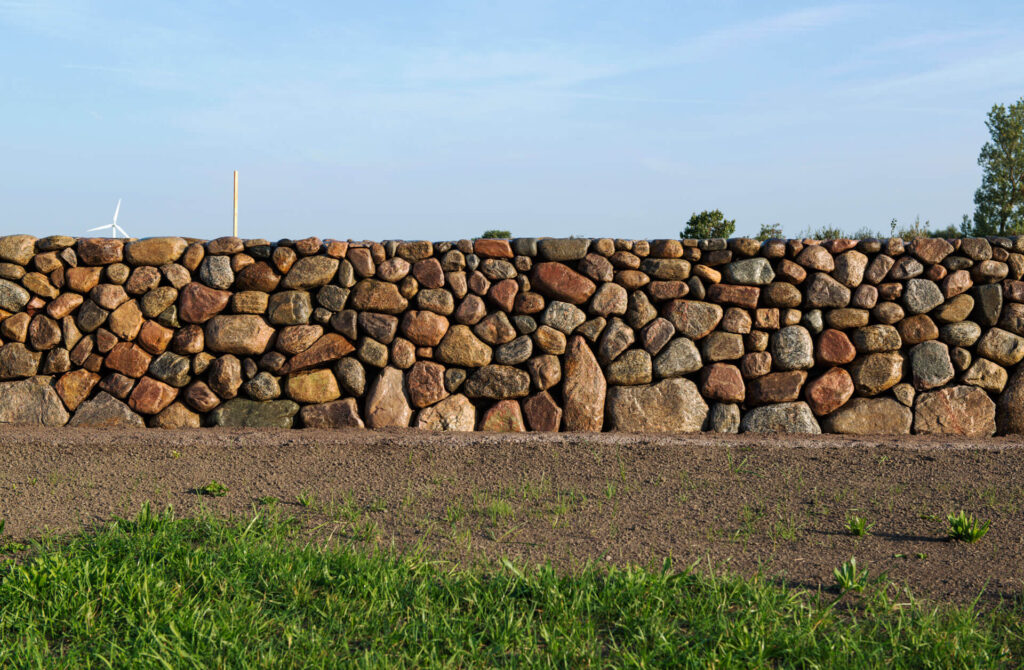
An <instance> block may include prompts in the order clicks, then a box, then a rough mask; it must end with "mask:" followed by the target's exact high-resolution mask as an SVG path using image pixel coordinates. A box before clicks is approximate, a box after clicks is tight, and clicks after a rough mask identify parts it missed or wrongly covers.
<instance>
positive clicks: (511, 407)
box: [477, 400, 526, 433]
mask: <svg viewBox="0 0 1024 670" xmlns="http://www.w3.org/2000/svg"><path fill="white" fill-rule="evenodd" d="M477 430H485V431H493V432H499V433H522V432H524V431H525V430H526V426H525V425H523V412H522V410H520V408H519V403H518V402H517V401H515V400H499V401H498V402H496V403H495V404H494V405H493V406H492V407H491V408H490V409H488V410H487V411H486V412H484V415H483V417H481V419H480V425H479V427H478V428H477Z"/></svg>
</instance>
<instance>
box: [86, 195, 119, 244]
mask: <svg viewBox="0 0 1024 670" xmlns="http://www.w3.org/2000/svg"><path fill="white" fill-rule="evenodd" d="M120 211H121V198H118V199H117V207H115V208H114V221H113V223H108V224H107V225H105V226H96V227H95V228H90V229H89V231H88V232H90V233H91V232H92V231H94V230H105V229H107V228H110V236H111V237H113V238H114V239H117V234H118V233H121V234H122V235H124V236H125V237H128V233H126V232H124V228H122V227H121V226H119V225H117V213H118V212H120Z"/></svg>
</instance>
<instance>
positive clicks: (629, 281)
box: [614, 270, 651, 291]
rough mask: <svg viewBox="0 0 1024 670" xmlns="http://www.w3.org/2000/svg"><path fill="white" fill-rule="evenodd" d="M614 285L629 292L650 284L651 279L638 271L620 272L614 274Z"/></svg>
mask: <svg viewBox="0 0 1024 670" xmlns="http://www.w3.org/2000/svg"><path fill="white" fill-rule="evenodd" d="M614 281H615V283H616V284H619V285H620V286H625V287H626V288H628V289H629V290H630V291H635V290H636V289H638V288H643V287H644V286H647V285H648V284H650V283H651V278H650V277H648V276H647V275H646V274H645V273H643V272H640V271H639V270H620V271H618V272H616V273H615V280H614Z"/></svg>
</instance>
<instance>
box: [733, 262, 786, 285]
mask: <svg viewBox="0 0 1024 670" xmlns="http://www.w3.org/2000/svg"><path fill="white" fill-rule="evenodd" d="M722 274H723V276H724V277H725V279H726V281H728V282H729V283H730V284H746V285H752V286H765V285H767V284H771V283H772V282H773V281H774V280H775V272H774V271H773V270H772V265H771V263H769V262H768V259H767V258H745V259H743V260H741V261H733V262H732V263H729V264H728V265H726V266H725V271H724V272H723V273H722Z"/></svg>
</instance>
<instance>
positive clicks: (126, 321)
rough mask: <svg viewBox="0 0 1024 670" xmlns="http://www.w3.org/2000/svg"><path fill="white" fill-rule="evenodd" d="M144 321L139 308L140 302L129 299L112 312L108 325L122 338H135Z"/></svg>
mask: <svg viewBox="0 0 1024 670" xmlns="http://www.w3.org/2000/svg"><path fill="white" fill-rule="evenodd" d="M143 321H144V319H143V317H142V310H140V309H139V305H138V303H136V302H135V301H134V300H129V301H128V302H126V303H124V304H123V305H121V306H120V307H118V308H117V309H115V310H114V311H113V312H111V313H110V317H109V318H108V319H107V325H108V326H109V327H110V330H111V332H113V333H114V334H115V335H117V336H118V337H120V338H121V339H122V340H134V339H135V336H136V335H138V334H139V329H141V328H142V322H143Z"/></svg>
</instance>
